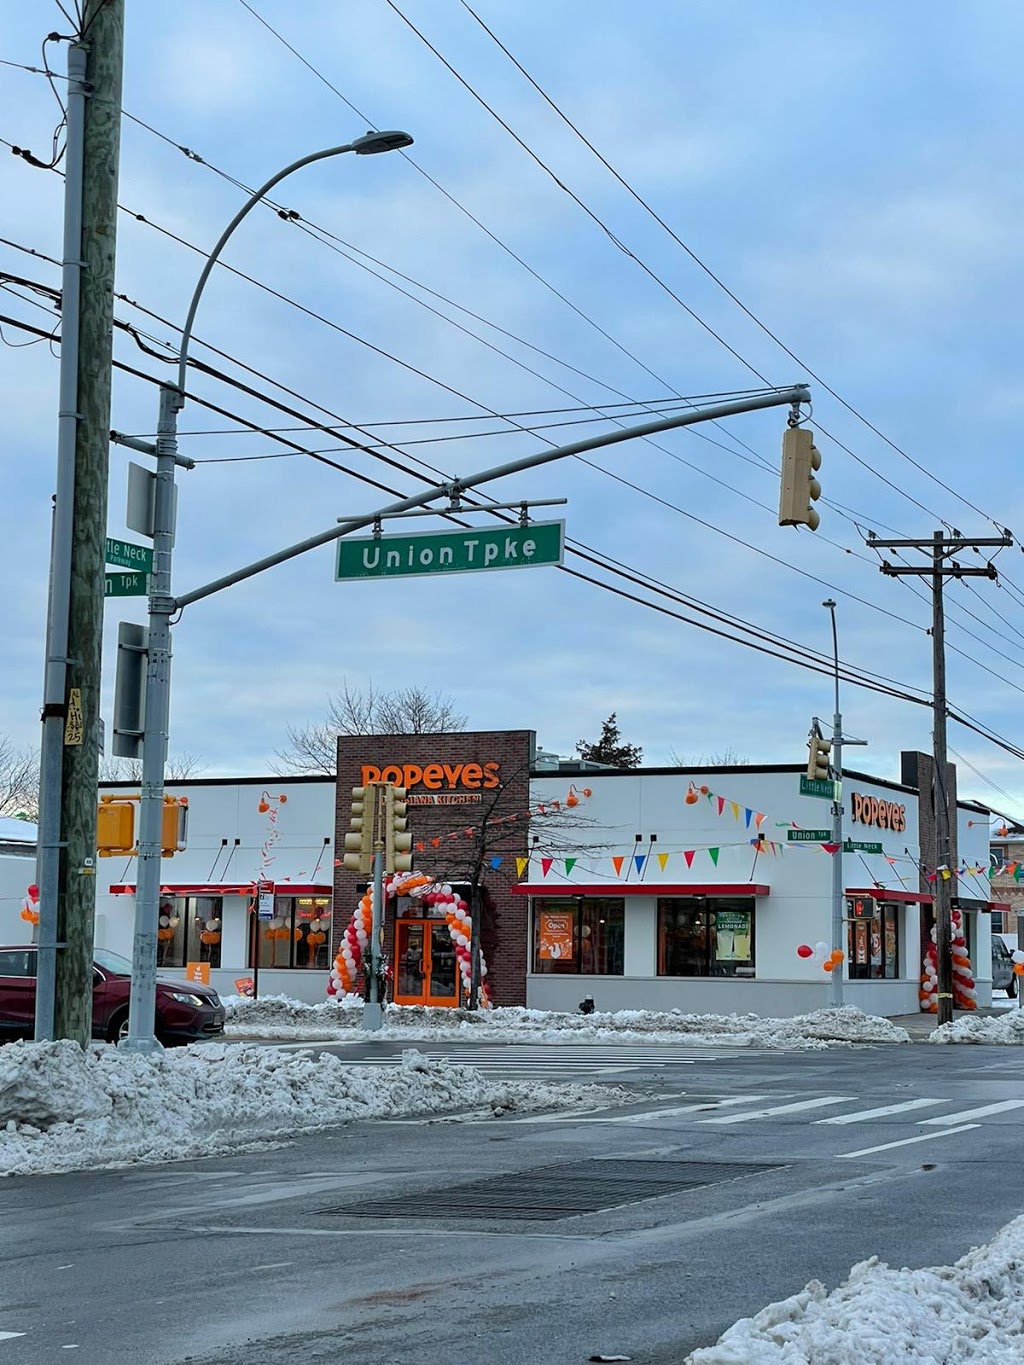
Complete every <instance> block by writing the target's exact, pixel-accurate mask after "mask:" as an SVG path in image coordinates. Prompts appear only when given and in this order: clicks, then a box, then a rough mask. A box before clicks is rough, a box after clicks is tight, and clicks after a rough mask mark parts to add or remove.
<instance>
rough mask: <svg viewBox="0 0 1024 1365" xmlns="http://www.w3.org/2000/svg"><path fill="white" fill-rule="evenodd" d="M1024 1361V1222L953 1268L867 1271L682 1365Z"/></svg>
mask: <svg viewBox="0 0 1024 1365" xmlns="http://www.w3.org/2000/svg"><path fill="white" fill-rule="evenodd" d="M1022 1359H1024V1218H1017V1219H1015V1220H1014V1221H1013V1222H1012V1223H1010V1224H1009V1225H1008V1226H1007V1227H1005V1228H1003V1229H1002V1231H1001V1232H1000V1233H998V1234H997V1236H996V1237H995V1238H994V1239H993V1241H991V1242H990V1243H989V1244H988V1245H987V1246H983V1247H978V1248H976V1249H975V1250H973V1251H970V1252H968V1254H967V1255H966V1256H964V1257H962V1258H961V1259H960V1260H959V1261H957V1263H956V1264H955V1265H953V1266H935V1267H932V1268H930V1269H925V1270H892V1269H890V1267H889V1266H887V1265H885V1264H884V1263H883V1262H880V1261H878V1259H877V1258H874V1257H873V1258H872V1259H871V1260H870V1261H862V1262H861V1264H860V1265H857V1266H854V1268H853V1270H851V1271H850V1277H849V1279H848V1280H847V1281H846V1283H845V1284H844V1285H841V1286H840V1287H839V1288H838V1289H834V1290H833V1291H832V1293H831V1294H829V1293H827V1292H826V1291H825V1289H824V1287H823V1286H822V1285H821V1284H819V1283H818V1281H817V1280H812V1281H811V1283H810V1284H809V1285H808V1286H807V1288H806V1289H805V1290H803V1292H802V1293H800V1294H794V1295H793V1297H792V1298H789V1299H784V1300H783V1301H782V1302H781V1303H773V1304H770V1305H769V1306H768V1307H767V1308H764V1309H762V1310H761V1312H760V1313H758V1314H757V1315H756V1316H755V1317H752V1318H743V1319H742V1320H741V1321H740V1322H737V1323H736V1324H735V1326H733V1327H730V1328H729V1330H728V1331H727V1332H726V1333H724V1335H723V1336H721V1337H720V1338H719V1340H718V1343H717V1344H716V1345H715V1346H709V1347H705V1348H703V1349H701V1350H698V1351H694V1352H693V1354H692V1355H690V1356H688V1357H687V1360H686V1365H897V1363H898V1365H965V1363H966V1362H969V1365H985V1363H988V1365H996V1362H999V1365H1010V1362H1011V1361H1013V1362H1016V1361H1019V1360H1022Z"/></svg>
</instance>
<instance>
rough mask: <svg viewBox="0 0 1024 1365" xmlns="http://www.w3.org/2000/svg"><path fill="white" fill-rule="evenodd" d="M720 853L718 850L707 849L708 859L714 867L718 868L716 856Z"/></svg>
mask: <svg viewBox="0 0 1024 1365" xmlns="http://www.w3.org/2000/svg"><path fill="white" fill-rule="evenodd" d="M721 851H722V850H721V849H720V848H709V849H708V857H709V858H710V859H711V861H712V862H713V863H714V865H715V866H716V867H717V866H718V855H719V853H721Z"/></svg>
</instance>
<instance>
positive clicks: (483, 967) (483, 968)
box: [480, 962, 487, 976]
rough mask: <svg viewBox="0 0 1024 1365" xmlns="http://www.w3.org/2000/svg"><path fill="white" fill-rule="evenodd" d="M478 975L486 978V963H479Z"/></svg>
mask: <svg viewBox="0 0 1024 1365" xmlns="http://www.w3.org/2000/svg"><path fill="white" fill-rule="evenodd" d="M480 975H481V976H486V975H487V963H486V962H481V963H480Z"/></svg>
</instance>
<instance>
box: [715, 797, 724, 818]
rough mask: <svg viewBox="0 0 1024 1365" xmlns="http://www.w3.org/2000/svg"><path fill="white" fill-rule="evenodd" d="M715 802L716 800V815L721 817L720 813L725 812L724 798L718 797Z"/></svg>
mask: <svg viewBox="0 0 1024 1365" xmlns="http://www.w3.org/2000/svg"><path fill="white" fill-rule="evenodd" d="M717 800H718V813H719V815H721V814H722V812H723V811H724V810H725V797H724V796H719V797H718V798H717Z"/></svg>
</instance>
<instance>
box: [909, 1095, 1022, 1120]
mask: <svg viewBox="0 0 1024 1365" xmlns="http://www.w3.org/2000/svg"><path fill="white" fill-rule="evenodd" d="M1021 1108H1024V1100H1000V1101H999V1102H998V1103H997V1104H983V1105H982V1106H981V1108H980V1109H961V1111H960V1113H959V1114H940V1115H939V1117H938V1118H934V1119H921V1123H922V1124H924V1123H931V1124H942V1125H943V1126H945V1125H946V1124H948V1123H959V1122H960V1121H961V1119H964V1120H966V1119H983V1118H987V1117H988V1115H989V1114H1005V1113H1006V1112H1007V1110H1009V1109H1021Z"/></svg>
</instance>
